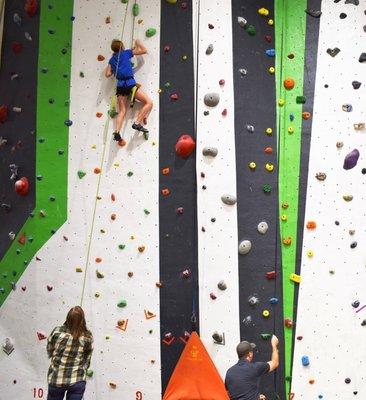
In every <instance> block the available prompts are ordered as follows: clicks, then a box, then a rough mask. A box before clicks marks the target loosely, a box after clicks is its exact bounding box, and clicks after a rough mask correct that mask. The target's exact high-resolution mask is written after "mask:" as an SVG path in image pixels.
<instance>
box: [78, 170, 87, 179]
mask: <svg viewBox="0 0 366 400" xmlns="http://www.w3.org/2000/svg"><path fill="white" fill-rule="evenodd" d="M85 175H86V172H84V171H78V177H79V179H83V178H84V176H85Z"/></svg>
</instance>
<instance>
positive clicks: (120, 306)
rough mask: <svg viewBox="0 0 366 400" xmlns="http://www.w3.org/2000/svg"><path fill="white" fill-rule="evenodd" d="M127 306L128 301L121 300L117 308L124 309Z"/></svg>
mask: <svg viewBox="0 0 366 400" xmlns="http://www.w3.org/2000/svg"><path fill="white" fill-rule="evenodd" d="M126 306H127V301H126V300H124V299H123V300H120V301H119V302H118V303H117V307H119V308H123V307H126Z"/></svg>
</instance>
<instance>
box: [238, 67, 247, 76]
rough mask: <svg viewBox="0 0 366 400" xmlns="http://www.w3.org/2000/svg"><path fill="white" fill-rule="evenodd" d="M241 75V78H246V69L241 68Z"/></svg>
mask: <svg viewBox="0 0 366 400" xmlns="http://www.w3.org/2000/svg"><path fill="white" fill-rule="evenodd" d="M239 73H240V75H241V76H245V75H246V74H247V73H248V71H247V70H246V69H245V68H240V69H239Z"/></svg>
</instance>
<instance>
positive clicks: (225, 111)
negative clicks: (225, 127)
mask: <svg viewBox="0 0 366 400" xmlns="http://www.w3.org/2000/svg"><path fill="white" fill-rule="evenodd" d="M221 115H222V116H223V117H226V116H227V109H226V108H224V109H223V110H222V113H221Z"/></svg>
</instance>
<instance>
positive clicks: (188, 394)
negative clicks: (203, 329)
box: [163, 332, 229, 400]
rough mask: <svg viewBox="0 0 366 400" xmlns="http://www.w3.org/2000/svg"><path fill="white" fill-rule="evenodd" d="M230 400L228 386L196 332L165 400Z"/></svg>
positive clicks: (193, 333)
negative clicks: (226, 386)
mask: <svg viewBox="0 0 366 400" xmlns="http://www.w3.org/2000/svg"><path fill="white" fill-rule="evenodd" d="M191 399H210V400H228V399H229V396H228V394H227V392H226V389H225V385H224V383H223V381H222V379H221V377H220V374H219V373H218V371H217V369H216V367H215V364H214V363H213V362H212V360H211V358H210V356H209V354H208V352H207V350H206V349H205V346H204V344H203V343H202V341H201V339H200V338H199V336H198V334H197V333H196V332H192V334H191V336H190V338H189V339H188V342H187V344H186V345H185V347H184V350H183V352H182V354H181V356H180V358H179V360H178V363H177V365H176V366H175V369H174V372H173V375H172V376H171V378H170V381H169V384H168V386H167V388H166V390H165V393H164V397H163V400H191Z"/></svg>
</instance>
